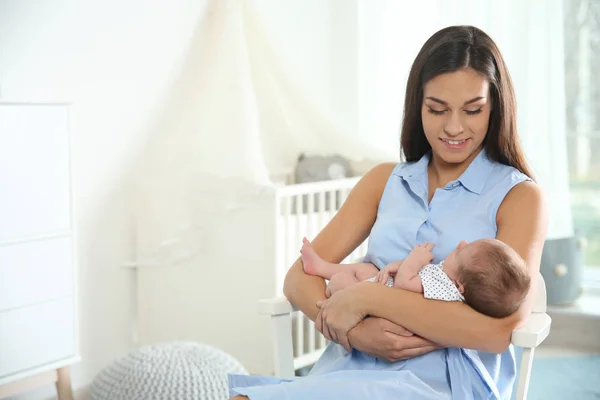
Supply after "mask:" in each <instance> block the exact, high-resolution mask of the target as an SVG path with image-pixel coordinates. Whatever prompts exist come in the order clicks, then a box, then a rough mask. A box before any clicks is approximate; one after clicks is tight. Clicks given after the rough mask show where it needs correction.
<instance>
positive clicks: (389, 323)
mask: <svg viewBox="0 0 600 400" xmlns="http://www.w3.org/2000/svg"><path fill="white" fill-rule="evenodd" d="M401 144H402V150H403V154H404V157H405V159H406V162H405V163H400V164H397V165H395V164H382V165H378V166H377V167H375V168H373V170H371V171H370V172H369V173H367V174H366V175H365V176H364V177H363V178H362V179H361V181H360V182H359V183H358V184H357V185H356V187H355V188H354V190H353V191H352V193H351V194H350V195H349V197H348V199H347V200H346V202H345V204H344V205H343V207H342V208H341V209H340V210H339V212H338V213H337V215H336V216H335V217H334V218H333V219H332V221H331V222H330V223H329V224H328V225H327V226H326V227H325V228H324V229H323V230H322V231H321V232H320V233H319V235H318V236H317V237H316V238H315V239H314V241H313V246H314V248H315V250H316V251H317V253H318V254H319V255H320V256H321V257H323V258H324V259H326V260H328V261H331V262H340V261H341V260H343V259H344V258H345V257H346V256H347V255H348V254H350V253H351V252H352V251H353V250H354V249H355V248H356V247H357V246H358V245H359V244H360V243H362V242H363V241H364V240H365V239H366V238H367V237H369V248H368V251H367V256H366V259H367V260H368V261H369V262H373V263H375V264H376V265H377V266H378V267H379V268H381V267H383V266H384V265H386V264H387V263H389V262H390V261H393V260H398V259H403V258H404V257H405V256H406V255H407V254H408V252H409V251H410V249H411V248H412V247H413V246H414V245H415V244H417V243H422V242H432V243H435V248H434V252H433V253H434V256H435V260H434V262H438V261H439V260H442V259H444V258H445V257H446V256H447V255H448V253H450V251H451V250H452V249H453V248H454V247H455V246H456V245H457V244H458V243H459V242H460V241H461V240H467V241H473V240H477V239H481V238H485V237H496V238H497V239H499V240H501V241H503V242H505V243H506V244H508V245H510V246H512V247H513V248H514V249H515V250H516V251H517V252H518V253H519V255H520V256H521V257H523V259H525V261H526V262H527V265H528V270H529V274H530V276H531V278H532V285H531V287H535V286H536V285H535V279H536V278H537V274H538V270H539V264H540V258H541V252H542V248H543V243H544V238H545V235H546V229H547V210H546V206H545V202H544V199H543V197H542V193H541V190H540V188H539V187H538V186H537V185H536V184H535V183H534V182H533V181H532V178H531V177H532V174H531V172H530V170H529V168H528V167H527V164H526V162H525V157H524V155H523V151H522V150H521V147H520V144H519V138H518V135H517V131H516V105H515V95H514V91H513V87H512V83H511V79H510V76H509V73H508V71H507V68H506V65H505V63H504V61H503V59H502V56H501V54H500V52H499V50H498V48H497V47H496V45H495V44H494V42H493V41H492V40H491V39H490V38H489V36H487V35H486V34H485V33H484V32H482V31H481V30H479V29H477V28H474V27H465V26H460V27H449V28H446V29H443V30H441V31H439V32H437V33H435V34H434V35H433V36H432V37H431V38H430V39H429V40H428V41H427V42H426V43H425V45H424V46H423V48H422V49H421V51H420V52H419V54H418V55H417V57H416V59H415V61H414V63H413V66H412V69H411V72H410V75H409V79H408V84H407V89H406V99H405V108H404V119H403V125H402V133H401ZM499 284H502V283H499ZM284 292H285V295H286V296H287V297H288V299H289V300H290V301H291V302H292V303H293V304H295V305H296V306H297V307H298V308H300V310H302V312H304V313H305V314H306V315H307V316H308V317H309V318H311V319H312V320H315V322H316V326H317V328H318V329H319V330H320V331H321V332H322V333H323V334H324V335H325V336H326V337H327V338H329V339H330V340H332V341H333V343H331V344H330V345H329V346H328V348H327V350H326V351H325V353H324V354H323V356H322V357H321V359H320V360H319V361H318V363H317V365H315V367H314V368H313V370H312V371H311V374H310V375H309V376H308V377H304V378H299V379H297V380H294V381H293V382H291V383H287V382H286V383H281V381H278V380H274V379H272V378H271V379H267V378H265V379H266V380H267V381H268V383H270V384H268V385H267V384H264V383H263V386H258V385H259V384H260V383H259V382H260V381H257V380H259V379H260V378H257V377H246V378H247V379H242V378H240V379H238V377H232V381H231V386H232V387H233V388H234V390H233V393H234V394H243V395H247V396H248V397H244V396H241V395H240V396H236V397H235V398H237V399H244V398H250V399H252V400H255V399H266V398H277V399H284V398H285V399H302V398H308V397H310V398H312V399H321V398H323V399H325V398H344V399H348V398H357V399H359V398H367V396H368V397H369V398H376V399H388V398H390V399H391V398H401V397H398V396H401V395H408V397H406V398H411V399H415V398H417V399H429V398H462V399H466V398H484V397H482V396H484V395H485V396H486V397H485V398H509V397H510V394H511V392H512V386H513V383H514V380H515V369H516V368H515V359H514V352H513V349H512V346H510V337H511V332H512V331H513V330H514V329H515V328H516V327H517V326H519V325H520V324H521V323H522V322H524V320H525V318H526V317H527V316H528V315H529V313H530V312H531V307H532V300H533V296H532V295H531V294H530V295H529V296H528V298H527V300H526V301H525V302H524V303H523V304H522V306H521V307H520V309H519V311H517V312H516V313H515V314H513V315H511V316H509V317H507V318H504V319H494V318H490V317H487V316H484V315H482V314H479V313H477V312H476V311H474V310H472V309H471V308H469V307H468V306H466V305H465V304H464V303H460V302H440V301H433V300H426V299H424V298H423V296H422V295H421V294H417V293H412V292H407V291H404V290H400V289H395V288H389V287H386V286H385V285H380V284H375V283H370V282H364V283H360V284H357V285H354V286H352V287H349V288H347V289H344V290H341V291H339V292H337V293H335V294H334V295H333V296H332V297H331V298H329V299H327V300H325V282H324V281H323V279H321V278H318V277H314V276H309V275H306V274H305V273H304V271H303V268H302V265H301V262H300V261H298V262H296V263H295V264H294V265H293V266H292V268H291V269H290V270H289V272H288V275H287V277H286V281H285V287H284ZM407 330H408V331H410V332H414V335H410V334H409V333H408V332H407ZM346 349H348V350H350V351H347V350H346ZM458 349H460V351H461V352H463V353H460V354H461V355H464V354H470V355H469V357H472V358H469V361H472V363H471V364H469V363H464V358H462V359H461V358H453V355H454V354H457V353H456V351H457V350H458ZM464 349H473V350H475V351H473V352H472V353H466V352H469V351H470V350H464ZM461 360H462V361H461ZM473 360H474V361H473ZM461 363H462V364H461ZM458 364H460V365H458ZM473 366H475V367H473ZM477 366H479V367H480V368H479V369H478V368H476V367H477ZM472 367H473V368H472ZM473 369H474V370H476V372H477V373H472V370H473ZM458 370H460V371H462V372H464V374H463V375H461V376H459V377H456V376H454V375H453V374H456V371H458ZM462 372H461V373H462ZM455 378H456V379H455ZM456 382H460V385H457V384H456ZM244 386H247V387H244ZM492 386H493V387H492ZM269 396H270V397H269Z"/></svg>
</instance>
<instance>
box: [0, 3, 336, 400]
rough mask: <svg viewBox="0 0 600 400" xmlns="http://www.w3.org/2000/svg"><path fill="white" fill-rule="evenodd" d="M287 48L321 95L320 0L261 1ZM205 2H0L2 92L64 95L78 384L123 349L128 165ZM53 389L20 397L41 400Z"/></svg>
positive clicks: (127, 318) (127, 316)
mask: <svg viewBox="0 0 600 400" xmlns="http://www.w3.org/2000/svg"><path fill="white" fill-rule="evenodd" d="M259 5H260V7H261V10H262V11H263V13H262V14H263V16H264V18H265V22H266V23H267V25H268V26H269V27H270V29H276V31H278V32H280V35H278V40H280V41H281V42H282V43H283V47H282V48H285V49H286V50H285V51H286V55H287V56H289V57H290V60H291V61H292V63H293V64H294V65H295V66H296V67H298V68H300V69H302V70H303V72H302V73H304V74H306V75H307V76H308V77H309V79H311V80H313V81H315V82H320V84H319V85H317V87H320V88H321V89H320V90H321V95H322V96H325V97H327V96H329V89H328V86H327V82H328V79H329V62H330V54H329V51H328V45H329V44H328V43H326V42H325V43H324V42H323V40H321V37H322V35H323V34H328V32H326V33H324V31H327V30H328V29H329V26H330V25H329V24H330V22H329V21H330V20H329V18H330V15H329V14H328V13H327V11H326V10H327V7H325V6H324V5H323V3H322V2H321V1H320V0H312V1H309V2H303V3H302V5H301V4H300V2H298V3H296V4H295V5H294V4H291V3H287V2H286V4H282V3H281V2H278V1H274V0H260V3H259ZM205 6H206V1H205V0H204V1H200V0H171V1H168V2H167V1H160V0H151V1H141V0H140V1H117V0H104V1H100V0H98V1H86V2H81V1H79V2H78V1H76V0H45V1H40V0H2V1H0V60H2V61H1V62H0V98H1V99H2V100H23V101H30V100H31V101H54V100H65V101H72V102H73V118H74V121H73V122H74V134H73V137H74V143H73V146H74V148H73V153H74V158H75V160H74V179H75V182H74V184H75V200H76V202H77V206H78V209H77V229H78V234H79V248H78V252H79V260H78V261H79V268H80V273H79V274H80V279H79V292H80V295H79V301H80V313H81V319H80V321H81V328H80V335H81V353H82V357H83V361H82V362H81V364H79V365H77V366H76V367H75V368H74V369H73V371H72V374H73V379H74V386H75V387H76V388H78V387H81V386H82V385H84V384H86V383H88V382H89V381H90V380H91V379H92V378H93V376H94V375H95V374H96V373H97V372H98V371H99V370H100V369H101V368H102V367H104V366H105V365H107V364H108V363H109V362H110V361H111V360H113V359H114V358H115V357H118V356H120V355H122V354H124V353H125V352H127V351H128V350H129V349H130V348H131V346H132V343H131V336H130V334H131V322H132V321H131V315H132V307H133V305H134V303H133V297H134V293H133V291H132V287H133V286H132V285H133V275H132V272H131V271H129V270H125V269H122V268H120V265H121V264H122V263H123V262H124V261H125V260H127V259H129V258H130V255H131V251H132V239H131V231H130V219H131V213H130V210H129V208H128V206H129V203H128V202H129V199H128V194H127V189H128V185H127V184H128V178H129V173H130V166H131V162H132V161H133V160H134V159H135V157H136V153H137V152H138V151H139V150H140V148H141V145H142V144H143V138H144V134H145V132H147V131H148V130H149V127H151V126H152V124H153V122H154V121H155V119H156V116H157V115H160V112H161V109H160V107H161V102H162V101H163V99H164V98H165V97H166V94H167V91H168V90H169V88H170V85H171V84H172V83H173V82H174V81H175V79H176V78H177V76H178V71H179V70H180V69H181V68H182V66H183V63H184V62H185V58H186V54H187V47H188V46H189V44H190V41H191V39H192V36H193V35H194V33H195V30H196V29H197V27H198V25H199V23H200V20H201V17H202V13H203V10H204V9H205ZM50 393H52V390H51V388H48V389H45V390H40V391H34V392H32V393H31V394H30V395H29V396H26V398H43V397H45V396H48V395H49V394H50Z"/></svg>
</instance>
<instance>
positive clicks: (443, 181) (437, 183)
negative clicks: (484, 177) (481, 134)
mask: <svg viewBox="0 0 600 400" xmlns="http://www.w3.org/2000/svg"><path fill="white" fill-rule="evenodd" d="M481 150H482V149H479V150H477V151H474V152H473V154H471V155H470V156H469V157H468V158H467V159H466V160H465V161H463V162H461V163H460V164H451V163H447V162H445V161H444V160H442V159H441V158H440V157H439V156H436V155H435V154H432V157H431V161H430V162H429V167H428V171H429V182H430V186H434V187H436V188H441V187H445V186H446V185H447V184H448V183H449V182H452V181H454V180H456V179H458V178H459V177H460V176H461V175H462V174H463V172H465V171H466V170H467V168H469V165H470V164H471V162H472V161H473V160H474V159H475V157H477V155H478V154H479V152H480V151H481Z"/></svg>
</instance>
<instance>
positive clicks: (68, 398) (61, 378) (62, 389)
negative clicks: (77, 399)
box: [56, 367, 73, 400]
mask: <svg viewBox="0 0 600 400" xmlns="http://www.w3.org/2000/svg"><path fill="white" fill-rule="evenodd" d="M56 394H57V395H58V400H73V390H72V389H71V376H70V374H69V367H63V368H59V369H57V370H56Z"/></svg>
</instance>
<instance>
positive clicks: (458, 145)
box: [440, 138, 469, 150]
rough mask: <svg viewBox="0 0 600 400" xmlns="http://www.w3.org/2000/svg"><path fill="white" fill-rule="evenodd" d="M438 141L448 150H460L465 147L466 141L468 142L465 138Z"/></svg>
mask: <svg viewBox="0 0 600 400" xmlns="http://www.w3.org/2000/svg"><path fill="white" fill-rule="evenodd" d="M440 140H441V141H442V143H444V146H446V148H448V149H452V150H461V149H463V148H464V147H465V146H466V145H467V141H468V140H469V138H466V139H446V138H440ZM449 141H452V142H454V144H452V143H450V142H449Z"/></svg>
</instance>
